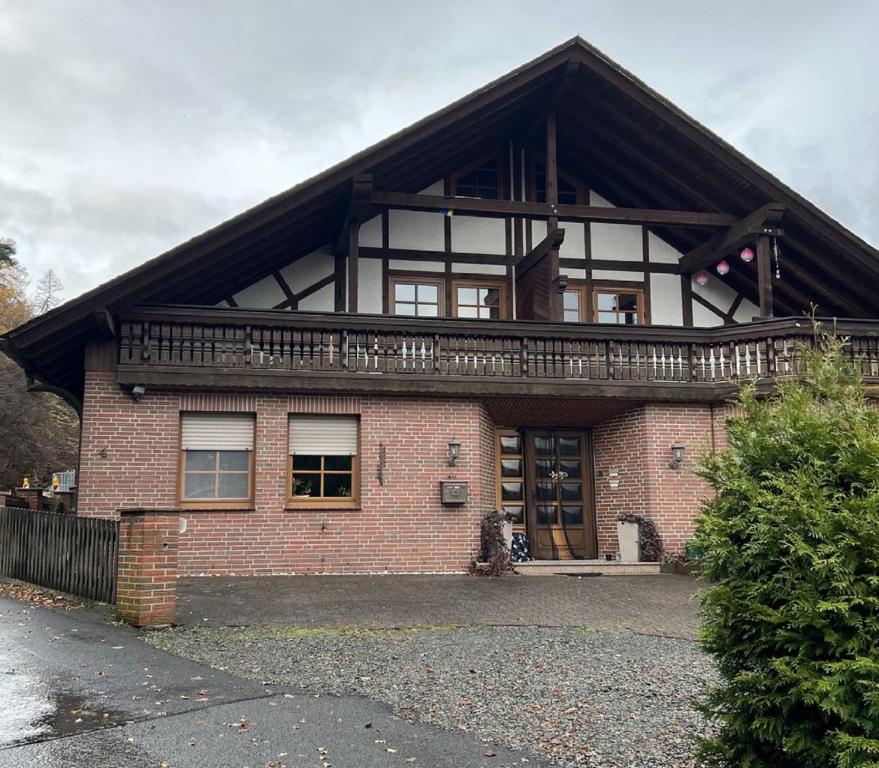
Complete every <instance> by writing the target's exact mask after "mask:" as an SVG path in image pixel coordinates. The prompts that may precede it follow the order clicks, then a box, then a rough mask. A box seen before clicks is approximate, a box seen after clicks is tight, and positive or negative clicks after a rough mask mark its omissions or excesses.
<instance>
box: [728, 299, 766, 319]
mask: <svg viewBox="0 0 879 768" xmlns="http://www.w3.org/2000/svg"><path fill="white" fill-rule="evenodd" d="M759 314H760V307H758V306H757V305H756V304H755V303H754V302H753V301H749V300H748V299H742V303H741V304H739V308H738V309H737V310H736V311H735V313H734V314H733V320H735V321H736V322H737V323H750V322H751V320H752V319H753V318H755V317H757V316H758V315H759Z"/></svg>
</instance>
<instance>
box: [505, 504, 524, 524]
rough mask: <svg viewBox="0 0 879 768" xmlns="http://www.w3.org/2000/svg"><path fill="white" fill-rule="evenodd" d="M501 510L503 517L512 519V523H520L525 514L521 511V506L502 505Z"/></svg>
mask: <svg viewBox="0 0 879 768" xmlns="http://www.w3.org/2000/svg"><path fill="white" fill-rule="evenodd" d="M502 511H503V515H504V517H506V518H508V519H509V520H512V521H513V522H514V523H521V522H523V521H524V519H525V516H524V514H523V513H522V507H503V508H502Z"/></svg>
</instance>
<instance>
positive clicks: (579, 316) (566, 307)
mask: <svg viewBox="0 0 879 768" xmlns="http://www.w3.org/2000/svg"><path fill="white" fill-rule="evenodd" d="M562 309H563V311H564V321H565V322H566V323H582V322H585V320H586V290H585V288H584V287H583V286H576V285H575V286H568V288H566V289H565V293H564V295H563V296H562Z"/></svg>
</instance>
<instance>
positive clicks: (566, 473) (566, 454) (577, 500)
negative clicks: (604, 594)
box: [524, 430, 598, 560]
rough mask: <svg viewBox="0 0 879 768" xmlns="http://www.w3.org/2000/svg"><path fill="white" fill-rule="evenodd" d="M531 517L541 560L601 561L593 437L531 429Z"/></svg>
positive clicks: (527, 478)
mask: <svg viewBox="0 0 879 768" xmlns="http://www.w3.org/2000/svg"><path fill="white" fill-rule="evenodd" d="M524 447H525V452H524V453H525V455H524V459H525V478H524V479H525V515H526V526H527V531H528V538H529V540H530V543H531V554H532V556H533V557H534V558H536V559H537V560H571V559H586V560H592V559H595V558H597V557H598V544H597V540H596V530H595V506H594V494H593V485H592V483H593V480H592V445H591V440H590V435H589V433H588V432H582V431H562V430H525V446H524Z"/></svg>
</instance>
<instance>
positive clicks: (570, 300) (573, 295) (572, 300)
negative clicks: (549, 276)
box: [564, 291, 580, 311]
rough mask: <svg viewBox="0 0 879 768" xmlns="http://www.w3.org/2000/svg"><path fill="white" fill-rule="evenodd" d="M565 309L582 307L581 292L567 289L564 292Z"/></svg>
mask: <svg viewBox="0 0 879 768" xmlns="http://www.w3.org/2000/svg"><path fill="white" fill-rule="evenodd" d="M564 302H565V309H576V310H578V311H579V309H580V292H579V291H565V293H564Z"/></svg>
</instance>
